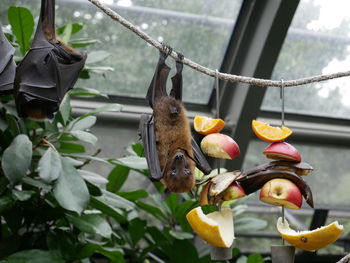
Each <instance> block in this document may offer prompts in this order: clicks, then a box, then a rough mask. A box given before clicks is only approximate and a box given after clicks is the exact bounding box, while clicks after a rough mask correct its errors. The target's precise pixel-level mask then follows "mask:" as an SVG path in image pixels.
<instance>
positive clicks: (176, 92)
mask: <svg viewBox="0 0 350 263" xmlns="http://www.w3.org/2000/svg"><path fill="white" fill-rule="evenodd" d="M166 57H167V54H166V53H165V52H160V57H159V61H158V64H157V67H156V72H155V74H154V76H153V79H152V82H151V84H150V87H149V89H148V92H147V96H146V99H147V100H148V102H149V104H150V106H151V107H152V108H153V114H152V115H147V114H143V115H142V116H141V120H140V128H139V129H140V135H141V138H142V143H143V147H144V152H145V155H146V159H147V164H148V167H149V169H150V176H151V179H153V180H157V181H158V180H161V181H162V183H163V184H164V185H165V186H166V188H167V189H168V190H169V191H170V192H174V193H182V192H188V191H190V190H191V189H192V187H193V186H194V184H195V177H194V168H195V166H197V167H198V168H199V169H200V170H201V171H203V172H204V173H205V174H208V173H209V172H210V171H211V168H210V165H209V164H208V162H207V160H206V159H205V157H204V155H203V153H202V152H201V150H200V148H199V146H198V145H197V143H196V142H195V140H194V139H193V138H192V136H191V129H190V125H189V121H188V119H187V117H186V110H185V107H184V106H183V104H182V102H181V99H182V68H183V64H182V62H181V58H180V59H179V60H178V61H176V69H177V72H176V74H175V75H174V76H173V77H172V78H171V80H172V90H171V91H170V95H168V94H167V91H166V82H167V78H168V75H169V71H170V68H169V67H168V66H167V65H166V63H165V60H166Z"/></svg>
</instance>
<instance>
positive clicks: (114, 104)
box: [78, 103, 122, 120]
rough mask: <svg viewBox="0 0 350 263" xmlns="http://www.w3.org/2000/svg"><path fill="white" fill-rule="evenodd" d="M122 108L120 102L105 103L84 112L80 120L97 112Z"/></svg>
mask: <svg viewBox="0 0 350 263" xmlns="http://www.w3.org/2000/svg"><path fill="white" fill-rule="evenodd" d="M121 109H122V106H121V105H120V104H117V103H112V104H107V105H104V106H102V107H99V108H96V109H94V110H92V111H90V112H88V113H86V114H84V115H83V116H80V117H79V118H78V120H81V119H84V118H86V117H88V116H91V115H95V114H98V113H101V112H107V111H121Z"/></svg>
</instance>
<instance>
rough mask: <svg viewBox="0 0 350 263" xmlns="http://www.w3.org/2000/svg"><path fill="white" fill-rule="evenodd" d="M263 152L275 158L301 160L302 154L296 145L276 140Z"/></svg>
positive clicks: (268, 156)
mask: <svg viewBox="0 0 350 263" xmlns="http://www.w3.org/2000/svg"><path fill="white" fill-rule="evenodd" d="M263 154H265V155H266V157H267V158H270V159H274V160H287V161H295V162H300V161H301V156H300V154H299V152H298V150H297V149H295V147H294V146H293V145H291V144H289V143H286V142H274V143H271V144H270V145H269V146H267V147H266V148H265V150H264V151H263Z"/></svg>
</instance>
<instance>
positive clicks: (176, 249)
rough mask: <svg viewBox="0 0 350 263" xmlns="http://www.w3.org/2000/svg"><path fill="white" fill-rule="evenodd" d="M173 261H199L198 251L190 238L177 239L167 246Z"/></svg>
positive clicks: (185, 262)
mask: <svg viewBox="0 0 350 263" xmlns="http://www.w3.org/2000/svg"><path fill="white" fill-rule="evenodd" d="M167 252H168V253H169V256H170V259H171V262H174V263H193V262H198V253H197V249H196V248H195V246H194V245H193V244H192V242H191V241H189V240H179V239H175V241H174V242H173V244H171V245H169V247H168V248H167Z"/></svg>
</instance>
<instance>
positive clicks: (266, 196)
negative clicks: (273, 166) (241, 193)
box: [260, 178, 303, 209]
mask: <svg viewBox="0 0 350 263" xmlns="http://www.w3.org/2000/svg"><path fill="white" fill-rule="evenodd" d="M260 201H262V202H264V203H268V204H271V205H277V206H284V207H286V208H291V209H299V208H300V207H301V205H302V203H303V197H302V195H301V192H300V190H299V188H298V186H296V185H295V184H294V183H293V182H292V181H289V180H287V179H283V178H276V179H272V180H270V181H268V182H267V183H265V184H264V186H263V187H262V188H261V191H260Z"/></svg>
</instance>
